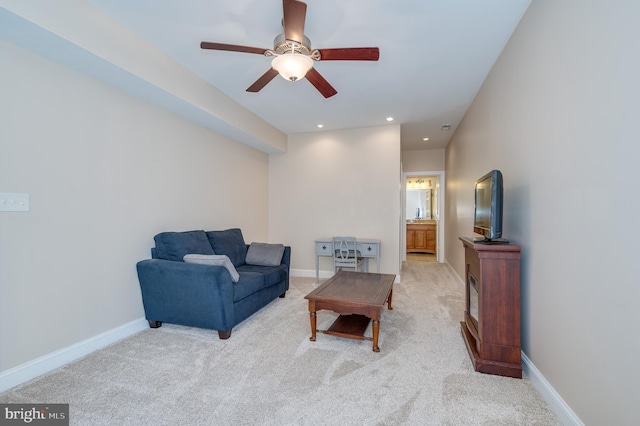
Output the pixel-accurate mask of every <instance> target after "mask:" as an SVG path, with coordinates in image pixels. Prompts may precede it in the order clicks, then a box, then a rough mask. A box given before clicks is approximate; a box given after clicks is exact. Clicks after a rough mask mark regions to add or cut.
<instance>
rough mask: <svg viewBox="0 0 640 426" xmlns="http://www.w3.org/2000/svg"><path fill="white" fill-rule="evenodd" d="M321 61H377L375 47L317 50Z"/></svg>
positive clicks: (377, 56)
mask: <svg viewBox="0 0 640 426" xmlns="http://www.w3.org/2000/svg"><path fill="white" fill-rule="evenodd" d="M318 52H320V60H321V61H377V60H378V58H380V49H378V48H377V47H350V48H341V49H318Z"/></svg>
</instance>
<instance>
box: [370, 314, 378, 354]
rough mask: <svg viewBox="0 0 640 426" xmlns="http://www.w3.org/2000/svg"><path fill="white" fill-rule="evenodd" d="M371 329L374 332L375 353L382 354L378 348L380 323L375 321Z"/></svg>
mask: <svg viewBox="0 0 640 426" xmlns="http://www.w3.org/2000/svg"><path fill="white" fill-rule="evenodd" d="M371 329H372V331H373V351H374V352H380V348H379V347H378V336H379V335H380V321H378V320H373V323H372V325H371Z"/></svg>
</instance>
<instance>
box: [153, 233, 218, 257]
mask: <svg viewBox="0 0 640 426" xmlns="http://www.w3.org/2000/svg"><path fill="white" fill-rule="evenodd" d="M153 239H154V240H155V242H156V256H157V257H158V259H165V260H175V261H178V262H182V259H183V258H184V255H185V254H192V253H195V254H216V253H215V252H214V251H213V248H212V247H211V244H210V243H209V240H208V238H207V234H206V233H205V232H204V231H203V230H200V231H186V232H161V233H159V234H158V235H156V236H155V237H153Z"/></svg>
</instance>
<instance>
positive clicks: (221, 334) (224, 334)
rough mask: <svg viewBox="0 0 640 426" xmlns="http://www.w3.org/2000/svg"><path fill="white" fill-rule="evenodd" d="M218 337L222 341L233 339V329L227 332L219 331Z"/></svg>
mask: <svg viewBox="0 0 640 426" xmlns="http://www.w3.org/2000/svg"><path fill="white" fill-rule="evenodd" d="M218 337H219V338H220V339H222V340H226V339H228V338H229V337H231V329H228V330H226V331H222V330H218Z"/></svg>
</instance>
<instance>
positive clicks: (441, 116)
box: [87, 0, 531, 150]
mask: <svg viewBox="0 0 640 426" xmlns="http://www.w3.org/2000/svg"><path fill="white" fill-rule="evenodd" d="M530 2H531V0H349V1H346V0H308V1H307V19H306V24H305V35H306V36H307V37H308V38H309V39H311V43H312V48H334V47H379V48H380V60H379V61H378V62H361V61H327V62H322V61H320V62H316V63H315V65H314V67H315V68H316V69H317V70H318V71H319V72H320V73H321V74H322V75H323V76H324V78H325V79H326V80H327V81H328V82H329V83H330V84H331V85H332V86H333V87H334V88H335V89H336V90H337V91H338V94H337V95H335V96H333V97H331V98H329V99H325V98H324V97H323V96H322V95H321V94H320V93H319V92H317V91H316V89H315V88H314V87H313V86H312V85H311V84H310V83H309V82H308V81H306V80H302V81H298V82H296V83H291V82H289V81H286V80H284V79H282V78H280V77H276V78H275V79H274V80H272V81H271V82H270V83H269V84H268V85H267V86H266V87H265V88H264V89H262V90H261V91H260V92H259V93H248V92H246V91H245V90H246V88H247V87H249V86H250V85H251V84H252V83H253V82H254V81H255V80H256V79H257V78H258V77H260V76H261V75H262V74H263V73H264V72H266V71H267V70H268V69H269V67H270V61H271V60H270V58H267V57H263V56H260V55H255V54H247V53H237V52H223V51H213V50H202V49H200V42H201V41H212V42H220V43H229V44H238V45H246V46H254V47H261V48H273V39H274V37H275V36H277V35H278V34H280V33H281V32H282V26H281V19H282V1H281V0H189V1H181V0H163V1H158V0H87V3H89V4H91V5H93V6H95V7H96V8H97V9H99V10H101V11H102V12H103V13H105V14H106V15H109V16H110V17H111V18H113V19H114V20H115V21H117V22H119V23H120V24H122V25H123V26H125V27H127V28H129V29H130V30H131V31H132V32H134V33H137V34H138V35H139V36H140V37H141V38H143V39H145V40H146V41H148V42H150V43H151V44H153V45H155V46H157V47H158V48H159V49H161V50H162V51H164V52H165V53H167V54H168V55H169V56H171V57H172V58H174V59H175V60H176V61H177V62H178V63H180V64H182V65H183V66H184V67H186V68H188V69H189V70H191V71H192V72H193V73H195V74H196V75H198V76H200V77H201V78H202V79H204V80H206V81H207V82H209V83H210V84H211V85H213V86H215V87H217V88H218V89H220V90H222V91H223V92H224V93H226V94H227V95H228V96H230V97H231V98H232V99H234V100H235V101H236V102H238V103H239V104H241V105H243V106H244V107H246V108H247V109H249V110H251V111H253V112H254V113H256V114H257V115H258V116H260V117H262V118H263V119H264V120H266V121H267V122H269V123H271V124H272V125H273V126H275V127H276V128H278V129H280V130H281V131H282V132H284V133H287V134H291V133H300V132H316V131H320V130H318V129H317V128H316V124H319V123H322V124H324V128H323V129H322V131H326V130H335V129H346V128H356V127H370V126H379V125H386V124H388V123H387V121H385V118H386V117H388V116H392V117H394V118H395V120H394V122H393V123H395V124H401V138H402V148H403V150H408V149H428V148H443V147H444V146H445V145H446V144H447V142H448V141H449V139H450V137H451V135H452V134H453V132H454V131H455V128H456V126H457V124H458V123H459V122H460V120H461V119H462V116H463V115H464V113H465V111H466V110H467V108H468V106H469V104H470V103H471V101H472V100H473V98H474V96H475V94H476V92H477V91H478V89H479V88H480V86H481V84H482V82H483V81H484V79H485V77H486V75H487V74H488V72H489V70H490V69H491V67H492V65H493V64H494V62H495V61H496V59H497V58H498V56H499V55H500V52H501V51H502V49H503V47H504V45H505V44H506V42H507V40H508V39H509V37H510V36H511V33H512V32H513V30H514V29H515V27H516V26H517V24H518V22H519V21H520V19H521V17H522V15H523V14H524V12H525V11H526V9H527V7H528V6H529V3H530ZM140 55H144V52H140ZM445 123H450V124H451V125H452V128H451V130H450V131H441V126H442V125H443V124H445ZM423 137H429V138H430V140H429V141H428V142H424V141H423V140H422V138H423Z"/></svg>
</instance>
